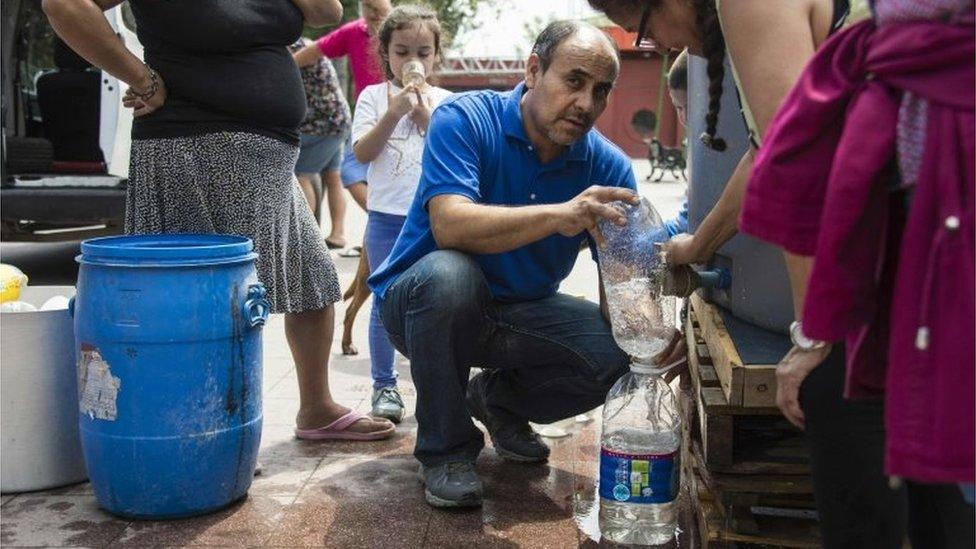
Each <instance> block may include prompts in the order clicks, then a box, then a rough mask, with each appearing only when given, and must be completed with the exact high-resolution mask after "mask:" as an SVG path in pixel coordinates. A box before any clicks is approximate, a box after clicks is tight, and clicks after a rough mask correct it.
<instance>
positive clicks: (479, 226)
mask: <svg viewBox="0 0 976 549" xmlns="http://www.w3.org/2000/svg"><path fill="white" fill-rule="evenodd" d="M429 208H430V221H431V228H432V229H433V231H434V240H436V241H437V245H438V246H439V247H441V248H449V249H454V250H459V251H462V252H468V253H473V254H498V253H503V252H507V251H511V250H514V249H516V248H520V247H522V246H525V245H527V244H531V243H533V242H536V241H538V240H542V239H543V238H545V237H547V236H550V235H552V234H554V233H555V232H556V230H555V222H554V221H555V220H554V218H555V212H554V211H553V209H554V207H553V205H544V206H520V207H513V208H507V207H505V206H490V205H487V204H475V203H474V202H472V201H471V200H470V199H469V198H467V197H465V196H461V195H456V194H442V195H439V196H435V197H434V198H432V199H431V200H430V204H429Z"/></svg>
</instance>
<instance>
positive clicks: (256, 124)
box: [131, 0, 305, 145]
mask: <svg viewBox="0 0 976 549" xmlns="http://www.w3.org/2000/svg"><path fill="white" fill-rule="evenodd" d="M131 5H132V12H133V14H134V15H135V18H136V26H137V34H138V36H139V40H140V42H142V45H143V47H144V48H145V60H146V63H148V64H149V66H151V67H153V68H154V69H156V70H157V71H158V72H159V74H160V75H161V76H162V78H163V80H164V81H165V83H166V88H167V91H168V94H169V95H168V97H167V99H166V104H165V105H163V107H162V108H160V109H159V110H158V111H156V112H153V113H151V114H149V115H147V116H145V117H142V118H138V119H136V120H135V122H134V123H133V127H132V137H133V138H134V139H150V138H165V137H185V136H190V135H199V134H203V133H214V132H220V131H244V132H250V133H257V134H261V135H266V136H268V137H273V138H276V139H280V140H282V141H285V142H287V143H290V144H294V145H297V144H298V126H299V124H301V122H302V120H303V119H304V117H305V92H304V90H303V86H302V79H301V75H300V73H299V70H298V67H297V66H296V65H295V62H294V60H293V59H292V57H291V54H290V53H289V51H288V45H289V44H291V43H293V42H294V41H295V40H296V39H298V37H299V36H300V35H301V32H302V24H303V21H304V20H303V17H302V13H301V11H299V9H298V8H297V7H296V6H295V5H294V4H293V3H292V2H291V0H131Z"/></svg>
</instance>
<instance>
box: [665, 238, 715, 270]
mask: <svg viewBox="0 0 976 549" xmlns="http://www.w3.org/2000/svg"><path fill="white" fill-rule="evenodd" d="M661 252H662V253H663V254H664V260H665V261H667V262H668V264H669V265H687V264H689V263H704V262H705V261H708V254H706V253H705V252H704V251H703V250H702V249H701V246H699V244H698V241H697V240H696V239H695V235H693V234H687V233H682V234H679V235H675V237H674V238H672V239H671V240H669V241H667V242H665V243H664V244H663V245H662V247H661Z"/></svg>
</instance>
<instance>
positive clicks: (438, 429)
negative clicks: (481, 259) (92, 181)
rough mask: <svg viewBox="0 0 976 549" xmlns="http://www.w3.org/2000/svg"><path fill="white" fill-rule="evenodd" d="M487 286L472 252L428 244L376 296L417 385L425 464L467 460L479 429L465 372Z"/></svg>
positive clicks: (478, 353) (477, 343)
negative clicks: (418, 257)
mask: <svg viewBox="0 0 976 549" xmlns="http://www.w3.org/2000/svg"><path fill="white" fill-rule="evenodd" d="M490 307H491V294H490V292H489V290H488V285H487V282H486V281H485V277H484V274H483V273H482V272H481V269H480V268H479V267H478V264H477V263H475V261H474V260H473V259H471V258H470V257H468V256H467V255H465V254H462V253H460V252H456V251H449V250H439V251H435V252H432V253H430V254H428V255H427V256H425V257H424V258H422V259H421V260H420V261H418V262H417V263H415V264H414V265H413V266H411V267H410V268H409V269H407V271H406V272H404V273H403V274H401V275H400V277H399V278H398V279H397V280H396V282H394V283H393V285H392V286H390V288H389V289H388V290H387V292H386V295H385V297H384V299H383V302H382V303H381V314H382V317H383V324H384V326H385V327H386V330H387V332H388V333H389V335H390V340H391V341H392V342H393V344H394V345H395V346H396V347H397V349H399V350H400V351H401V352H402V353H403V354H404V355H406V356H407V357H408V358H409V359H410V371H411V374H412V377H413V382H414V385H415V386H416V388H417V412H416V415H417V444H416V448H415V450H414V455H415V456H416V457H417V459H418V460H419V461H420V462H421V463H422V464H423V465H424V466H425V467H436V466H440V465H443V464H447V463H451V462H468V463H472V462H474V459H475V458H476V457H477V455H478V453H479V452H480V451H481V449H482V448H483V447H484V435H482V433H481V431H480V430H478V428H477V427H475V425H474V423H473V422H472V421H471V417H470V415H469V413H468V410H467V407H466V404H465V391H466V389H467V385H468V372H469V370H470V366H471V365H472V364H477V363H479V358H482V357H483V355H484V352H483V349H484V341H485V339H486V337H487V333H488V332H489V326H490V321H489V318H488V316H487V315H486V311H487V310H488V309H489V308H490Z"/></svg>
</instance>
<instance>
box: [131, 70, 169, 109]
mask: <svg viewBox="0 0 976 549" xmlns="http://www.w3.org/2000/svg"><path fill="white" fill-rule="evenodd" d="M150 71H151V72H150ZM150 92H151V94H150ZM165 103H166V84H165V83H164V82H163V77H162V75H160V74H159V73H158V72H155V71H152V69H149V68H148V67H146V77H145V78H144V79H143V82H141V83H140V84H139V87H138V89H137V88H136V87H132V86H130V87H129V89H128V90H126V91H125V95H124V96H123V97H122V105H123V106H124V107H126V108H130V109H133V111H132V116H134V117H136V118H139V117H141V116H145V115H147V114H149V113H152V112H155V111H156V110H158V109H159V108H160V107H162V106H163V104H165Z"/></svg>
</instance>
